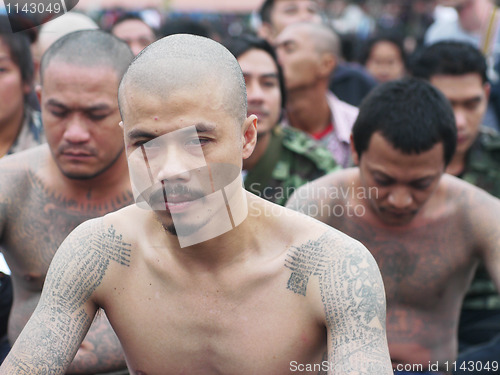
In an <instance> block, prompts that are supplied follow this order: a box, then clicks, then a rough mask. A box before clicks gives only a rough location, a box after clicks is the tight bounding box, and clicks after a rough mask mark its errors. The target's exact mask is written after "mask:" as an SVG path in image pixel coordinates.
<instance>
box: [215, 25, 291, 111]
mask: <svg viewBox="0 0 500 375" xmlns="http://www.w3.org/2000/svg"><path fill="white" fill-rule="evenodd" d="M224 45H225V47H226V48H227V49H228V50H229V52H231V53H232V54H233V55H234V57H236V59H238V58H239V57H240V56H241V55H243V54H244V53H245V52H247V51H249V50H251V49H260V50H262V51H264V52H266V53H267V54H268V55H269V56H271V58H272V59H273V61H274V64H275V65H276V69H277V70H278V80H279V86H280V92H281V108H285V103H286V90H285V78H284V76H283V70H282V68H281V65H280V64H279V62H278V57H277V56H276V52H275V51H274V48H273V47H272V46H271V44H269V42H268V41H267V40H265V39H262V38H259V37H257V36H255V35H251V34H243V35H241V36H237V37H234V38H230V39H228V40H226V41H225V42H224Z"/></svg>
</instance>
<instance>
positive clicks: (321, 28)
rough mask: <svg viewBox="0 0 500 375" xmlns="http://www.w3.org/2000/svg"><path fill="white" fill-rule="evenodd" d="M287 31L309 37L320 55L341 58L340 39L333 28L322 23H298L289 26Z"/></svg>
mask: <svg viewBox="0 0 500 375" xmlns="http://www.w3.org/2000/svg"><path fill="white" fill-rule="evenodd" d="M287 29H290V30H293V32H294V33H301V34H303V35H307V36H308V39H310V41H311V43H312V44H313V45H314V48H315V49H316V51H318V52H319V53H330V54H332V55H334V56H337V57H339V56H340V39H339V36H338V35H337V34H336V33H335V31H333V29H332V28H331V27H329V26H327V25H324V24H320V23H313V22H298V23H294V24H291V25H289V26H287Z"/></svg>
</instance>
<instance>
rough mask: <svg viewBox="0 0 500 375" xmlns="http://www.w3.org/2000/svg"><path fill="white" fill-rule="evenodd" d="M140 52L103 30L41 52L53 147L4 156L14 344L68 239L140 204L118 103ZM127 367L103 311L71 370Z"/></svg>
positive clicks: (3, 227)
mask: <svg viewBox="0 0 500 375" xmlns="http://www.w3.org/2000/svg"><path fill="white" fill-rule="evenodd" d="M132 58H133V55H132V52H131V51H130V49H129V47H128V46H127V45H126V44H125V43H124V42H122V41H120V40H118V39H117V38H115V37H113V36H111V35H109V34H107V33H105V32H101V31H83V32H77V33H74V34H71V35H67V36H66V37H63V38H62V39H60V40H59V41H57V42H56V43H55V44H53V45H52V46H51V48H50V49H49V50H48V51H47V52H46V54H45V55H44V57H43V60H42V65H41V78H42V87H41V89H40V90H39V99H40V103H41V107H42V120H43V125H44V129H45V134H46V137H47V141H48V145H43V146H39V147H36V148H33V149H30V150H29V151H24V152H21V153H17V154H15V155H13V156H7V157H5V158H3V159H2V160H1V161H0V176H1V178H0V247H1V248H2V252H3V253H4V255H5V259H6V261H7V263H8V265H9V267H10V269H11V271H12V281H13V286H14V302H13V306H12V312H11V314H10V319H9V326H8V334H9V340H10V342H11V344H13V343H14V341H15V340H16V339H17V338H18V336H19V334H20V333H21V330H22V329H23V327H24V326H25V324H26V323H27V322H28V319H29V318H30V316H31V314H32V313H33V311H34V310H35V307H36V305H37V303H38V300H39V298H40V294H41V290H42V285H43V283H44V280H45V276H46V273H47V269H48V268H49V264H50V262H51V260H52V257H53V256H54V253H55V252H56V250H57V248H58V247H59V245H61V243H62V241H63V240H64V238H65V237H66V236H67V235H68V234H69V233H70V232H71V231H72V230H73V229H74V228H76V227H77V226H78V225H79V224H81V223H82V222H84V221H85V220H87V219H90V218H94V217H97V216H102V215H104V214H106V213H108V212H111V211H114V210H116V209H118V208H121V207H123V206H125V205H128V204H130V203H131V202H133V194H132V190H131V187H130V179H129V176H128V168H127V159H126V156H125V152H124V145H123V135H122V132H121V129H120V127H119V126H118V124H119V122H120V112H119V109H118V100H117V92H118V84H119V80H120V79H121V77H122V75H123V73H124V72H125V70H126V69H127V67H128V64H129V63H130V61H131V60H132ZM53 339H54V340H59V339H56V338H53ZM119 369H126V364H125V359H124V356H123V351H122V349H121V346H120V343H119V341H118V339H117V338H116V335H115V334H114V332H113V330H112V329H111V327H110V326H109V323H108V322H107V320H106V319H105V317H104V316H101V317H100V318H99V319H97V320H96V322H95V324H94V325H93V326H92V328H91V329H90V331H89V334H88V336H87V338H86V339H85V340H84V341H83V343H82V345H81V347H80V350H79V351H78V353H77V354H76V357H75V361H74V362H73V363H72V364H71V366H69V367H68V372H70V373H78V374H95V373H98V372H109V371H115V370H119ZM125 371H126V370H125ZM28 372H29V371H28Z"/></svg>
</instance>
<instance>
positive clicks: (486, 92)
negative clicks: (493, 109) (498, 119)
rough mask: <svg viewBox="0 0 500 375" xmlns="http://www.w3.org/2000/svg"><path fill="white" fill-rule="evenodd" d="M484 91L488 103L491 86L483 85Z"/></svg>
mask: <svg viewBox="0 0 500 375" xmlns="http://www.w3.org/2000/svg"><path fill="white" fill-rule="evenodd" d="M483 90H484V95H485V96H486V101H488V100H490V93H491V85H490V84H489V83H488V82H486V83H485V84H484V85H483Z"/></svg>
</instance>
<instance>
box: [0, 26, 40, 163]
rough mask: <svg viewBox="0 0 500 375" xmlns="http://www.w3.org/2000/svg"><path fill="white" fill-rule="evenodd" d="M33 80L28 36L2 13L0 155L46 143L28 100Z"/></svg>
mask: <svg viewBox="0 0 500 375" xmlns="http://www.w3.org/2000/svg"><path fill="white" fill-rule="evenodd" d="M33 79H34V67H33V59H32V57H31V49H30V41H29V39H28V37H27V36H26V35H25V34H23V33H12V31H11V26H10V22H9V19H8V18H7V16H0V157H2V156H4V155H8V154H13V153H15V152H18V151H21V150H25V149H27V148H30V147H33V146H36V145H39V144H41V143H44V142H45V138H44V134H43V128H42V123H41V119H40V112H38V111H36V110H35V109H33V108H32V107H31V106H30V105H29V103H27V97H28V95H29V94H30V93H31V91H32V90H33Z"/></svg>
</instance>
